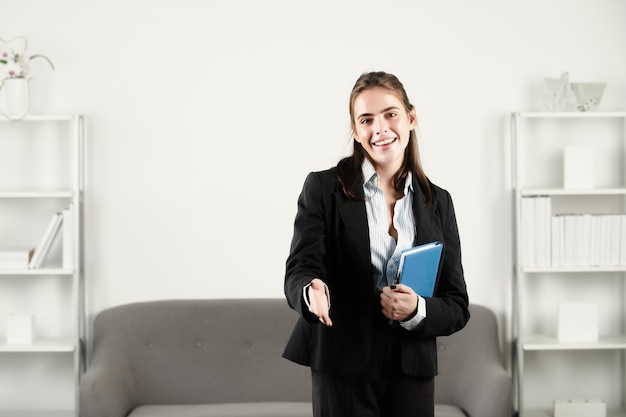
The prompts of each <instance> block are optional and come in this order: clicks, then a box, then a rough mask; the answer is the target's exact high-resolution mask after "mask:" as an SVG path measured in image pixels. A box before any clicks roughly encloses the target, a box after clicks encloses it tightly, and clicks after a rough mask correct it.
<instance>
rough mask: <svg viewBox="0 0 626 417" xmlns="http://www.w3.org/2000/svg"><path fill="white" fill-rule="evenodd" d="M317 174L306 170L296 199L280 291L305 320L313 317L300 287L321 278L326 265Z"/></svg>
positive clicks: (321, 193) (322, 211) (320, 197)
mask: <svg viewBox="0 0 626 417" xmlns="http://www.w3.org/2000/svg"><path fill="white" fill-rule="evenodd" d="M322 188H323V187H322V182H321V180H320V175H319V174H318V173H313V172H312V173H310V174H309V175H308V176H307V178H306V180H305V182H304V185H303V188H302V192H301V193H300V196H299V198H298V211H297V213H296V217H295V221H294V232H293V238H292V240H291V247H290V251H289V256H288V258H287V262H286V272H285V282H284V291H285V296H286V298H287V302H288V303H289V306H290V307H291V308H293V309H294V310H295V311H297V312H298V313H299V314H300V315H301V316H302V317H303V318H304V319H305V320H307V321H309V322H314V321H315V320H317V317H315V315H313V314H312V313H310V312H309V310H308V307H307V306H306V303H305V302H304V299H303V289H304V287H305V286H306V285H308V284H309V283H310V282H311V281H312V280H313V279H314V278H320V279H321V280H322V281H324V278H325V276H326V267H325V264H324V258H325V255H326V245H325V225H324V192H323V190H322Z"/></svg>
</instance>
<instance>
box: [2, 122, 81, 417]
mask: <svg viewBox="0 0 626 417" xmlns="http://www.w3.org/2000/svg"><path fill="white" fill-rule="evenodd" d="M84 147H85V142H84V118H83V116H82V115H79V114H72V115H29V116H26V117H25V118H24V119H23V120H21V121H9V120H7V119H4V118H0V247H32V248H34V247H35V246H36V244H37V242H38V241H39V239H40V238H41V235H42V234H43V231H44V229H45V225H46V224H47V222H48V221H49V219H50V217H51V216H52V214H53V213H55V212H57V211H61V210H63V209H64V208H67V207H69V206H71V207H72V212H71V213H72V215H71V221H72V230H73V237H72V239H71V242H69V241H68V242H63V241H62V234H61V233H59V234H58V235H57V236H56V238H55V245H57V246H53V250H52V252H51V253H50V254H49V256H48V257H47V258H46V259H45V260H44V263H43V264H42V266H41V267H40V268H37V269H4V270H3V269H0V417H5V416H12V417H34V416H42V415H45V416H52V417H70V416H73V417H77V416H78V415H79V410H78V383H79V379H80V376H81V374H82V372H83V368H84V354H85V352H84V350H85V348H84V340H85V317H84V302H85V301H84V271H83V246H84V243H83V204H84V203H83V199H84ZM62 245H71V246H69V247H71V250H72V253H73V255H72V258H73V265H62V262H61V256H60V255H59V253H60V252H61V251H62V249H60V248H62ZM54 249H56V253H55V252H54ZM25 312H26V313H28V314H32V315H33V316H34V333H35V340H34V341H33V343H32V344H9V343H7V340H6V326H5V323H6V319H7V318H8V315H9V314H12V313H25Z"/></svg>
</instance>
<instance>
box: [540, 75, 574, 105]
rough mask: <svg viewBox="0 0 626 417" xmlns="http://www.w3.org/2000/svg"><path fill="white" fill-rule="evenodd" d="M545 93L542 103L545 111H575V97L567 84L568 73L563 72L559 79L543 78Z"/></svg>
mask: <svg viewBox="0 0 626 417" xmlns="http://www.w3.org/2000/svg"><path fill="white" fill-rule="evenodd" d="M545 87H546V91H545V94H544V96H543V102H544V105H545V106H546V110H550V111H575V110H576V104H577V101H576V95H575V94H574V92H573V91H572V87H571V85H570V83H569V73H568V72H564V73H563V74H561V77H560V78H547V77H546V78H545Z"/></svg>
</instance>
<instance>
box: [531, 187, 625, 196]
mask: <svg viewBox="0 0 626 417" xmlns="http://www.w3.org/2000/svg"><path fill="white" fill-rule="evenodd" d="M519 193H520V195H521V196H522V197H526V196H594V195H626V188H622V187H617V188H580V189H567V188H525V189H521V190H520V191H519Z"/></svg>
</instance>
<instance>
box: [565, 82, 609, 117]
mask: <svg viewBox="0 0 626 417" xmlns="http://www.w3.org/2000/svg"><path fill="white" fill-rule="evenodd" d="M571 86H572V90H573V91H574V94H576V99H577V100H578V110H580V111H594V110H595V109H597V108H598V105H599V104H600V101H601V100H602V95H603V94H604V88H605V87H606V83H571Z"/></svg>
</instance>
